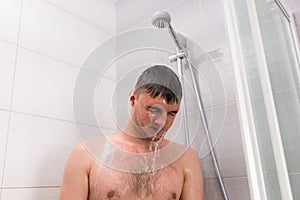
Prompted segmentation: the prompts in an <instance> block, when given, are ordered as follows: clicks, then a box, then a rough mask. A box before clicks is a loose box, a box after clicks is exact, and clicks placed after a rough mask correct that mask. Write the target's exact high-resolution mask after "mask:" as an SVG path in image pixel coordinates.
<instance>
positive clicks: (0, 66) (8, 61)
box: [0, 40, 17, 110]
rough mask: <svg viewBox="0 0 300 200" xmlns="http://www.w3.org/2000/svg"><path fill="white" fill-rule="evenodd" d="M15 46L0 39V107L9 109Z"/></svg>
mask: <svg viewBox="0 0 300 200" xmlns="http://www.w3.org/2000/svg"><path fill="white" fill-rule="evenodd" d="M16 50H17V47H16V46H15V45H13V44H10V43H7V42H5V41H1V40H0V94H1V98H0V109H6V110H9V108H10V102H11V94H12V84H13V75H14V71H15V57H16Z"/></svg>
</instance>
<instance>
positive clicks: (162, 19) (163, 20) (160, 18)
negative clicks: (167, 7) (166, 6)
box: [152, 11, 186, 54]
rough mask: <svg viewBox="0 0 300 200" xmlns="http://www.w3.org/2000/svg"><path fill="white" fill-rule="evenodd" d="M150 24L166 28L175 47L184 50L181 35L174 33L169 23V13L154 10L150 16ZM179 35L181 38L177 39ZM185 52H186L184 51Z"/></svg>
mask: <svg viewBox="0 0 300 200" xmlns="http://www.w3.org/2000/svg"><path fill="white" fill-rule="evenodd" d="M152 24H153V26H155V27H157V28H161V29H163V28H167V29H168V30H169V32H170V34H171V37H172V38H173V40H174V42H175V45H176V47H177V48H178V49H179V50H181V51H184V48H183V46H184V45H183V44H182V41H183V38H184V37H183V36H182V35H180V34H178V33H176V32H175V30H174V29H173V27H172V25H171V15H170V14H169V13H168V12H165V11H156V12H155V13H154V15H153V17H152ZM179 37H180V38H181V40H182V41H180V40H179ZM185 54H186V52H185Z"/></svg>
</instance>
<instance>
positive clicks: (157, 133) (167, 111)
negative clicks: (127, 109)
mask: <svg viewBox="0 0 300 200" xmlns="http://www.w3.org/2000/svg"><path fill="white" fill-rule="evenodd" d="M133 101H134V102H133ZM131 103H132V104H131V105H132V111H131V112H132V113H131V119H132V120H133V123H134V125H135V128H136V130H137V131H138V132H139V137H141V138H149V139H151V140H154V141H157V140H159V139H160V138H161V137H162V136H163V135H164V134H165V133H166V132H167V130H168V129H169V128H170V127H171V125H172V123H173V121H174V119H175V117H176V114H177V112H178V110H179V107H180V105H179V104H178V103H171V104H167V102H166V101H165V99H163V98H162V97H161V96H158V97H156V98H153V97H151V96H150V94H149V93H141V94H140V95H139V97H138V98H137V96H136V95H135V97H134V100H132V99H131Z"/></svg>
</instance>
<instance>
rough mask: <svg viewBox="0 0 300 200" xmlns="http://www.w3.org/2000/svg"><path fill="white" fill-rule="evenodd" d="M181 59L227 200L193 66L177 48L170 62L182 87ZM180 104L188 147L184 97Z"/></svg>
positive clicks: (226, 197) (226, 199)
mask: <svg viewBox="0 0 300 200" xmlns="http://www.w3.org/2000/svg"><path fill="white" fill-rule="evenodd" d="M183 59H185V61H186V63H187V65H188V67H189V72H190V74H191V78H192V82H193V87H194V92H195V94H196V98H197V103H198V109H199V113H200V115H201V120H202V125H203V127H204V132H205V137H206V140H207V143H208V147H209V150H210V155H211V157H212V161H213V166H214V169H215V172H216V175H217V179H218V182H219V184H220V187H221V190H222V194H223V197H224V200H229V198H228V195H227V191H226V188H225V184H224V181H223V179H222V175H221V172H220V167H219V163H218V160H217V157H216V153H215V150H214V146H213V142H212V138H211V135H210V131H209V127H208V123H207V119H206V115H205V112H204V108H203V104H202V99H201V93H200V89H199V86H198V84H197V80H196V77H195V75H194V71H193V66H192V64H191V62H190V61H189V59H188V58H187V56H186V53H185V52H184V51H183V50H181V49H180V48H177V54H176V55H174V56H172V57H171V58H170V60H171V61H172V60H177V65H178V73H179V77H180V79H181V83H182V85H183V80H184V79H183V71H182V61H183ZM183 93H185V90H184V85H183ZM182 103H183V118H184V119H183V122H184V128H185V137H186V138H185V139H186V145H187V146H190V140H189V135H188V127H187V111H186V102H185V95H184V98H183V102H182Z"/></svg>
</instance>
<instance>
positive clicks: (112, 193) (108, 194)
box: [107, 190, 115, 198]
mask: <svg viewBox="0 0 300 200" xmlns="http://www.w3.org/2000/svg"><path fill="white" fill-rule="evenodd" d="M114 196H115V191H113V190H111V191H109V192H108V193H107V198H112V197H114Z"/></svg>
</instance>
